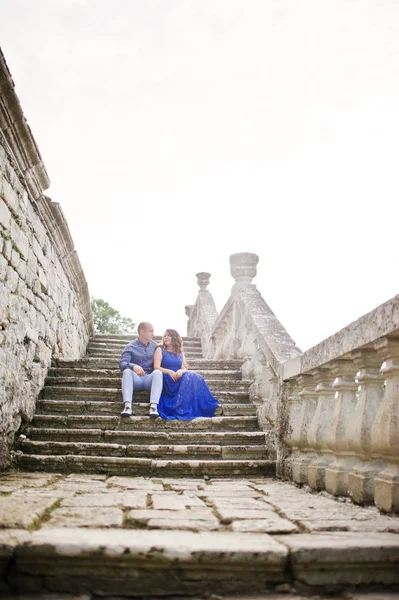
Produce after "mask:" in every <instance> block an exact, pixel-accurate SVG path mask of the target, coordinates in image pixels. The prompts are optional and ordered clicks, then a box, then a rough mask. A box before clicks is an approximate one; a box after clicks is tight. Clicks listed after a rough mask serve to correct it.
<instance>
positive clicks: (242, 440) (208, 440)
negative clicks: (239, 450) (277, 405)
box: [26, 427, 268, 446]
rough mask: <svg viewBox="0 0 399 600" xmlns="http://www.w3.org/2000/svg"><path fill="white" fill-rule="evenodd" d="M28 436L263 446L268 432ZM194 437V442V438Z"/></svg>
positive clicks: (41, 432) (52, 432)
mask: <svg viewBox="0 0 399 600" xmlns="http://www.w3.org/2000/svg"><path fill="white" fill-rule="evenodd" d="M26 435H27V437H28V438H29V439H31V440H37V441H47V440H51V441H55V442H60V441H65V442H103V443H109V444H125V445H126V444H132V445H139V444H143V445H145V446H150V445H152V444H155V445H160V444H163V445H183V446H185V445H188V444H192V443H193V442H195V443H196V444H205V445H211V446H215V445H217V446H254V445H259V446H264V445H265V440H266V436H267V435H268V434H267V433H265V432H263V431H196V432H195V434H194V436H193V434H192V433H191V432H190V431H140V430H135V429H132V430H130V431H128V430H124V431H122V430H118V429H116V430H108V429H61V428H54V429H48V428H44V427H39V428H36V427H28V429H27V430H26ZM193 438H194V439H193Z"/></svg>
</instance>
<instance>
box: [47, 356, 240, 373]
mask: <svg viewBox="0 0 399 600" xmlns="http://www.w3.org/2000/svg"><path fill="white" fill-rule="evenodd" d="M242 364H243V361H242V360H233V359H231V360H227V359H226V360H208V359H206V358H196V359H192V360H190V361H189V366H190V369H191V370H192V371H197V370H201V369H206V370H210V371H211V370H213V369H216V370H217V371H221V370H223V369H226V370H236V369H238V370H239V369H241V366H242ZM53 366H54V367H62V368H67V369H74V368H75V367H77V368H82V369H83V368H88V369H112V370H116V369H118V370H119V358H118V359H116V358H115V359H112V360H110V359H109V358H108V357H107V358H95V357H90V356H86V357H84V358H80V359H79V360H63V359H59V358H58V359H54V361H53Z"/></svg>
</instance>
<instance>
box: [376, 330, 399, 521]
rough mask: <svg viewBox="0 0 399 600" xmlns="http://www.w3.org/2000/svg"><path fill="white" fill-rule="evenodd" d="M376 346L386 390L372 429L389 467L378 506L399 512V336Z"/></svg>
mask: <svg viewBox="0 0 399 600" xmlns="http://www.w3.org/2000/svg"><path fill="white" fill-rule="evenodd" d="M375 347H376V349H377V351H378V353H379V355H380V358H382V360H384V361H385V362H384V364H383V365H382V367H381V372H382V374H383V375H384V377H385V391H384V395H383V397H382V400H381V404H380V407H379V409H378V413H377V416H376V420H375V423H374V425H373V428H372V433H371V437H372V445H373V449H374V452H376V454H378V455H379V456H381V457H382V458H384V459H386V461H387V466H386V468H385V469H384V470H383V471H381V472H380V473H379V474H378V475H377V477H376V478H375V503H376V505H377V506H378V508H379V509H380V510H381V511H383V512H396V513H397V512H399V336H398V335H395V336H387V337H384V338H382V339H381V340H378V341H377V342H376V344H375Z"/></svg>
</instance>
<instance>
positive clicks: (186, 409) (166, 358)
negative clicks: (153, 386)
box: [158, 349, 218, 421]
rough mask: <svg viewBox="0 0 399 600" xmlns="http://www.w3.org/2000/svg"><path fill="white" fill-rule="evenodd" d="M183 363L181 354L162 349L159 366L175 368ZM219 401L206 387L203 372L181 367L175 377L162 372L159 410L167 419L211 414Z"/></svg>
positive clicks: (173, 369) (190, 417)
mask: <svg viewBox="0 0 399 600" xmlns="http://www.w3.org/2000/svg"><path fill="white" fill-rule="evenodd" d="M182 364H183V356H182V354H179V355H178V356H176V354H173V353H172V352H168V351H165V350H164V349H162V362H161V367H162V368H164V369H171V370H172V371H178V370H179V369H181V367H182ZM217 405H218V401H217V400H216V398H214V397H213V396H212V394H211V392H210V391H209V388H208V386H207V384H206V382H205V379H204V378H203V377H202V375H199V374H198V373H194V372H193V371H184V372H183V375H182V377H181V378H180V379H178V380H177V381H173V379H172V378H171V376H170V375H169V374H165V373H164V375H163V388H162V394H161V397H160V399H159V404H158V412H159V415H160V416H161V417H162V418H163V419H165V420H166V421H173V420H176V419H178V420H180V421H191V419H195V418H196V417H213V415H214V413H215V410H216V407H217Z"/></svg>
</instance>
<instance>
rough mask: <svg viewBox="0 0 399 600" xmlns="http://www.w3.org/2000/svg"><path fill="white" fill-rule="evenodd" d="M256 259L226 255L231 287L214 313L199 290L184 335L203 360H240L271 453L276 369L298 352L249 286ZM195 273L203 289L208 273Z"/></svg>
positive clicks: (254, 271)
mask: <svg viewBox="0 0 399 600" xmlns="http://www.w3.org/2000/svg"><path fill="white" fill-rule="evenodd" d="M258 260H259V259H258V257H257V256H256V255H255V254H251V253H248V252H246V253H240V254H233V255H232V256H231V257H230V272H231V275H232V277H233V278H234V280H235V283H234V285H233V288H232V291H231V296H230V298H229V300H228V301H227V303H226V305H225V306H224V308H223V309H222V311H221V313H220V314H219V315H217V312H216V308H215V305H214V302H213V299H212V296H211V294H210V292H208V291H206V297H204V296H205V291H204V289H202V290H201V287H200V292H199V294H198V298H197V301H196V304H195V305H194V308H193V310H192V312H191V313H190V312H188V313H187V314H188V315H189V326H188V333H189V335H197V336H199V337H201V340H202V345H203V353H204V356H205V357H207V358H211V359H219V360H220V359H230V358H231V359H240V360H242V362H243V366H242V373H243V378H244V379H246V380H251V382H252V384H251V386H250V397H251V400H252V402H253V403H254V404H255V405H256V406H257V412H258V419H259V423H260V424H261V426H262V428H263V429H264V430H265V431H268V432H270V434H271V435H268V436H267V440H268V446H269V450H270V452H271V453H273V452H275V447H276V444H275V441H274V433H275V424H276V419H277V399H278V373H279V369H280V365H281V364H282V363H283V362H284V361H286V360H287V359H289V358H291V357H294V356H297V355H298V354H299V353H300V350H299V349H298V348H297V347H296V346H295V343H294V341H293V340H292V338H291V337H290V336H289V335H288V333H287V332H286V330H285V329H284V328H283V326H282V325H281V323H280V322H279V321H278V319H277V318H276V316H275V315H274V313H273V312H272V310H271V309H270V308H269V306H268V305H267V304H266V302H265V301H264V299H263V298H262V295H261V294H260V292H259V291H258V290H257V288H256V285H255V284H253V283H252V280H253V278H254V277H255V276H256V266H257V263H258ZM199 275H201V277H202V281H203V284H202V285H205V284H206V285H207V283H206V282H209V277H210V276H209V274H199ZM199 275H197V277H199ZM199 281H200V278H199ZM209 307H211V310H209Z"/></svg>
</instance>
